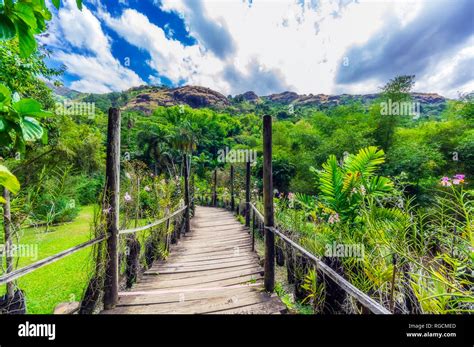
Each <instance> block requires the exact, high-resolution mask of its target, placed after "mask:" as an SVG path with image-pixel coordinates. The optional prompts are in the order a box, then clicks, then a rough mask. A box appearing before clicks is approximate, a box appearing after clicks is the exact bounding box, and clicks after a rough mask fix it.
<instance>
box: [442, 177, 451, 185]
mask: <svg viewBox="0 0 474 347" xmlns="http://www.w3.org/2000/svg"><path fill="white" fill-rule="evenodd" d="M441 185H442V186H443V187H450V186H451V185H452V184H451V182H450V179H449V177H446V176H444V177H443V178H441Z"/></svg>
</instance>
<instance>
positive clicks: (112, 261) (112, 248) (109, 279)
mask: <svg viewBox="0 0 474 347" xmlns="http://www.w3.org/2000/svg"><path fill="white" fill-rule="evenodd" d="M105 180H106V183H105V184H106V191H105V201H106V204H107V205H108V206H107V210H108V211H109V212H108V214H107V221H106V225H107V234H108V239H107V265H106V269H105V285H104V308H105V309H106V310H108V309H111V308H114V307H115V305H116V304H117V301H118V279H119V261H118V259H119V256H118V231H119V212H120V211H119V190H120V110H119V109H117V108H110V109H109V124H108V129H107V159H106V168H105Z"/></svg>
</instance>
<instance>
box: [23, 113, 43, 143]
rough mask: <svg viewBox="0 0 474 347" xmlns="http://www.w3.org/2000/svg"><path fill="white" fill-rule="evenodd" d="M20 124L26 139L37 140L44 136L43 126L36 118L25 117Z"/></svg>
mask: <svg viewBox="0 0 474 347" xmlns="http://www.w3.org/2000/svg"><path fill="white" fill-rule="evenodd" d="M20 125H21V130H22V132H23V139H24V140H25V141H36V140H39V139H41V138H42V137H43V127H42V126H41V124H40V123H39V122H38V121H37V120H36V119H34V118H31V117H25V118H24V119H23V122H21V123H20Z"/></svg>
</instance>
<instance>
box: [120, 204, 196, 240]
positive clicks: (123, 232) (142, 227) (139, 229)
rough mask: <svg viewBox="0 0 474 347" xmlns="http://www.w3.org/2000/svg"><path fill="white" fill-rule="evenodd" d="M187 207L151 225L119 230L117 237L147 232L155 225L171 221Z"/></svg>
mask: <svg viewBox="0 0 474 347" xmlns="http://www.w3.org/2000/svg"><path fill="white" fill-rule="evenodd" d="M187 207H188V206H186V205H185V206H183V207H181V208H180V209H179V210H177V211H175V212H173V213H172V214H170V215H168V216H165V217H163V218H161V219H158V220H157V221H155V222H153V223H150V224H147V225H144V226H141V227H137V228H133V229H124V230H119V235H122V234H131V233H136V232H138V231H143V230H147V229H150V228H153V227H155V226H157V225H160V224H163V223H164V222H166V221H167V220H168V219H171V218H173V217H174V216H176V215H177V214H179V213H181V212H183V211H184V210H185V209H186V208H187Z"/></svg>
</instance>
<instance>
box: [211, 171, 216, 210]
mask: <svg viewBox="0 0 474 347" xmlns="http://www.w3.org/2000/svg"><path fill="white" fill-rule="evenodd" d="M212 206H214V207H217V169H214V185H213V187H212Z"/></svg>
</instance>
